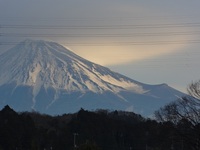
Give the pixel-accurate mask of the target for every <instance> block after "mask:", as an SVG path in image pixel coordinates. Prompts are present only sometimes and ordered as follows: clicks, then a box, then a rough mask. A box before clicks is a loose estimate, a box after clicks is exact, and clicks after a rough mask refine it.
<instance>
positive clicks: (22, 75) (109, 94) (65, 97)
mask: <svg viewBox="0 0 200 150" xmlns="http://www.w3.org/2000/svg"><path fill="white" fill-rule="evenodd" d="M0 66H1V67H0V108H2V107H4V106H5V105H9V106H11V107H12V108H13V109H15V110H16V111H31V110H34V111H38V112H40V113H47V114H51V115H57V114H63V113H73V112H76V111H78V110H79V109H80V108H84V109H88V110H95V109H110V110H126V111H133V112H135V113H139V114H142V115H144V116H148V115H151V114H153V112H154V111H155V110H157V109H159V108H160V107H161V106H164V105H165V104H167V103H169V102H171V101H173V100H176V99H177V97H181V96H183V95H185V94H184V93H181V92H180V91H178V90H176V89H173V88H171V87H169V86H168V85H166V84H160V85H148V84H144V83H140V82H138V81H135V80H132V79H130V78H128V77H126V76H123V75H121V74H119V73H116V72H113V71H111V70H110V69H108V68H106V67H103V66H100V65H98V64H95V63H92V62H90V61H88V60H86V59H84V58H82V57H80V56H78V55H76V54H75V53H73V52H72V51H70V50H68V49H66V48H65V47H63V46H62V45H60V44H57V43H55V42H49V41H43V40H30V39H28V40H25V41H23V42H21V43H19V44H18V45H16V46H14V47H13V48H11V49H9V50H7V51H6V52H4V53H3V54H1V55H0Z"/></svg>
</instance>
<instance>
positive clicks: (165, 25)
mask: <svg viewBox="0 0 200 150" xmlns="http://www.w3.org/2000/svg"><path fill="white" fill-rule="evenodd" d="M199 6H200V1H197V0H192V1H188V0H168V1H160V0H134V1H133V0H123V1H122V0H56V1H55V0H18V1H13V0H0V20H1V21H0V54H1V53H3V52H4V51H5V50H7V49H9V48H10V47H12V46H14V45H15V44H17V43H18V42H20V41H23V40H25V39H27V38H31V39H44V40H50V41H55V42H58V43H60V44H62V45H64V46H65V47H67V48H68V49H70V50H72V51H73V52H75V53H76V54H78V55H80V56H82V57H84V58H86V59H88V60H90V61H92V62H95V63H98V64H101V65H103V66H106V67H109V68H110V69H111V70H113V71H115V72H118V73H121V74H123V75H126V76H128V77H130V78H132V79H134V80H137V81H139V82H142V83H147V84H162V83H166V84H168V85H169V86H171V87H174V88H176V89H178V90H180V91H183V92H186V88H187V86H188V84H190V83H191V82H192V81H197V80H199V79H200V69H199V66H200V61H199V58H200V9H199Z"/></svg>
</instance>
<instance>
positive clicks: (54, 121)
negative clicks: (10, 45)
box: [0, 106, 200, 150]
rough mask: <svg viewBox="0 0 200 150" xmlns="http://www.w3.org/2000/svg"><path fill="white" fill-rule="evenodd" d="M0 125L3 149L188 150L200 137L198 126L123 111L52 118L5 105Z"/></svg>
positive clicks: (199, 127) (0, 139)
mask: <svg viewBox="0 0 200 150" xmlns="http://www.w3.org/2000/svg"><path fill="white" fill-rule="evenodd" d="M0 122H1V124H0V149H3V150H14V149H18V150H19V149H23V150H29V149H31V150H44V149H46V150H52V149H56V150H70V149H78V150H147V149H148V150H169V149H176V150H184V149H185V150H187V149H190V150H192V149H195V146H197V145H198V144H199V143H198V142H199V141H198V140H199V135H200V125H199V124H198V125H193V124H192V123H191V122H189V121H187V120H180V121H179V122H177V123H176V124H174V123H172V122H170V121H167V122H156V121H155V120H151V119H145V118H143V117H142V116H140V115H137V114H134V113H131V112H123V111H112V112H110V111H107V110H98V111H95V112H90V111H86V110H83V109H81V110H80V111H79V112H77V113H75V114H64V115H62V116H54V117H52V116H48V115H42V114H39V113H35V112H32V113H28V112H23V113H16V112H15V111H14V110H12V109H11V108H10V107H9V106H6V107H5V108H4V109H3V110H1V111H0ZM194 129H195V130H194ZM194 131H195V132H194ZM197 131H198V132H197Z"/></svg>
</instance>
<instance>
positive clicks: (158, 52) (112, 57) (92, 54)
mask: <svg viewBox="0 0 200 150" xmlns="http://www.w3.org/2000/svg"><path fill="white" fill-rule="evenodd" d="M176 40H177V39H176ZM186 44H187V43H185V44H184V43H181V44H166V45H162V44H161V45H133V46H91V47H90V46H88V47H87V46H83V47H78V46H77V47H72V48H71V49H72V50H73V52H75V53H76V54H78V55H80V56H82V57H83V58H85V59H88V60H90V61H92V62H95V63H97V64H101V65H105V66H110V65H120V64H126V63H131V62H136V61H141V60H145V59H148V58H153V57H159V56H163V55H167V54H171V53H176V52H179V51H181V49H182V48H183V47H185V45H186Z"/></svg>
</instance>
